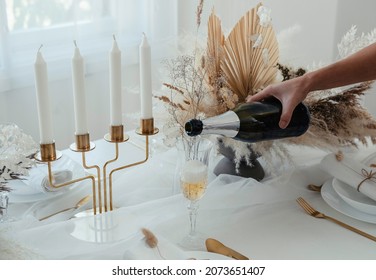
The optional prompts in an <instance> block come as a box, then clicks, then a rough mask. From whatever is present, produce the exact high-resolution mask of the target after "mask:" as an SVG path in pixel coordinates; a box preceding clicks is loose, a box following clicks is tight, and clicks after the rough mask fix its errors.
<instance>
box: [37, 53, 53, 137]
mask: <svg viewBox="0 0 376 280" xmlns="http://www.w3.org/2000/svg"><path fill="white" fill-rule="evenodd" d="M41 47H42V46H41ZM41 47H40V48H39V50H38V52H37V57H36V60H35V63H34V74H35V89H36V94H37V107H38V118H39V136H40V144H51V143H53V142H54V137H53V125H52V113H51V103H50V97H49V94H48V74H47V64H46V62H45V60H44V59H43V56H42V53H41V51H40V49H41Z"/></svg>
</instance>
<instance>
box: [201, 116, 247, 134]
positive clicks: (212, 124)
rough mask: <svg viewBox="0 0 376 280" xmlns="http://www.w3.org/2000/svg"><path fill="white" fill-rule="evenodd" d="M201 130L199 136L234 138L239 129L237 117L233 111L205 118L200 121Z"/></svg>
mask: <svg viewBox="0 0 376 280" xmlns="http://www.w3.org/2000/svg"><path fill="white" fill-rule="evenodd" d="M202 124H203V129H202V133H201V134H217V135H222V136H225V137H231V138H232V137H235V136H236V135H237V134H238V132H239V128H240V120H239V117H238V115H237V114H236V113H235V112H233V111H227V112H226V113H224V114H221V115H219V116H215V117H212V118H207V119H205V120H203V121H202Z"/></svg>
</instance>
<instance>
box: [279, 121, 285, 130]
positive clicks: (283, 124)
mask: <svg viewBox="0 0 376 280" xmlns="http://www.w3.org/2000/svg"><path fill="white" fill-rule="evenodd" d="M286 126H287V122H286V121H280V122H279V127H280V128H286Z"/></svg>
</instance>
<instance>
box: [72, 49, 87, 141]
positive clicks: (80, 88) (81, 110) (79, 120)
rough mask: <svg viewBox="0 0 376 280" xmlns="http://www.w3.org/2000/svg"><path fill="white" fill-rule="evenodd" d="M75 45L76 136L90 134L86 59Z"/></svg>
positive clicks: (73, 75) (73, 67)
mask: <svg viewBox="0 0 376 280" xmlns="http://www.w3.org/2000/svg"><path fill="white" fill-rule="evenodd" d="M74 44H75V50H74V55H73V58H72V81H73V98H74V112H75V124H76V135H83V134H87V133H88V128H87V116H86V96H85V95H86V93H85V74H84V73H85V72H84V59H83V57H82V56H81V53H80V50H79V48H78V47H77V45H76V42H74Z"/></svg>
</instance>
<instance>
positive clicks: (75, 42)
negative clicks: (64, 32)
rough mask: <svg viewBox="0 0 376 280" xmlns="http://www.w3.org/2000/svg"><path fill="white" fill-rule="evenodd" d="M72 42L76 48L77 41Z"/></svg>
mask: <svg viewBox="0 0 376 280" xmlns="http://www.w3.org/2000/svg"><path fill="white" fill-rule="evenodd" d="M73 43H74V45H75V46H76V48H77V41H76V40H73Z"/></svg>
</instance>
